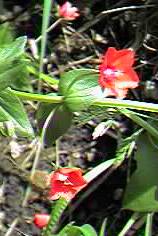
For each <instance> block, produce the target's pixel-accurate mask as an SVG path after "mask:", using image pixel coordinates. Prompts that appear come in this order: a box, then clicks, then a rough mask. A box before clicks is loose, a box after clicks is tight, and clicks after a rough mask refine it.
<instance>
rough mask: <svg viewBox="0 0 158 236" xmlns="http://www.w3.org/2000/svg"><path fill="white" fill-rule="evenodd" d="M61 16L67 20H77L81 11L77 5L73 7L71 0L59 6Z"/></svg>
mask: <svg viewBox="0 0 158 236" xmlns="http://www.w3.org/2000/svg"><path fill="white" fill-rule="evenodd" d="M58 11H59V16H61V17H63V18H65V19H66V20H75V19H76V18H77V17H79V15H80V13H79V11H78V8H77V7H72V4H71V3H70V2H68V1H67V2H65V3H64V4H63V5H62V6H59V10H58Z"/></svg>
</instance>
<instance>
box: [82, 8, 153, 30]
mask: <svg viewBox="0 0 158 236" xmlns="http://www.w3.org/2000/svg"><path fill="white" fill-rule="evenodd" d="M155 6H156V5H155V4H150V5H140V6H127V7H119V8H114V9H109V10H106V11H102V12H101V13H99V14H98V15H97V16H96V17H95V19H94V20H92V21H90V22H88V23H87V24H85V25H84V26H83V27H81V28H80V29H79V30H78V32H79V33H83V32H84V31H86V30H87V29H89V28H90V27H92V26H93V25H95V24H97V23H98V22H99V21H100V20H102V19H103V18H104V17H106V16H107V15H109V14H112V13H115V12H121V11H131V10H137V9H144V8H153V7H155Z"/></svg>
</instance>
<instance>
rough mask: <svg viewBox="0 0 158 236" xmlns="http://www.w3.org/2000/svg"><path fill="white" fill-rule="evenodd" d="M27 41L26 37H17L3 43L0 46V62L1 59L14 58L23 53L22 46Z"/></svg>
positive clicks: (23, 46)
mask: <svg viewBox="0 0 158 236" xmlns="http://www.w3.org/2000/svg"><path fill="white" fill-rule="evenodd" d="M26 42H27V37H26V36H23V37H19V38H17V39H16V40H15V41H14V42H12V43H10V44H7V45H4V46H3V47H1V48H0V63H1V61H5V60H8V59H9V60H10V59H15V58H18V57H19V56H21V55H22V54H23V53H24V48H25V45H26Z"/></svg>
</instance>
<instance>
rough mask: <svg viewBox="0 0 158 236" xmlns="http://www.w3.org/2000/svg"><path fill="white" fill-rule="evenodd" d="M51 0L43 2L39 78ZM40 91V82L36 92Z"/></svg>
mask: <svg viewBox="0 0 158 236" xmlns="http://www.w3.org/2000/svg"><path fill="white" fill-rule="evenodd" d="M51 5H52V1H51V0H44V8H43V19H42V40H41V54H40V65H39V78H40V73H42V72H43V64H44V63H43V59H44V57H45V54H46V43H47V31H46V30H47V28H48V25H49V19H50V12H51ZM41 89H42V80H39V81H38V92H41Z"/></svg>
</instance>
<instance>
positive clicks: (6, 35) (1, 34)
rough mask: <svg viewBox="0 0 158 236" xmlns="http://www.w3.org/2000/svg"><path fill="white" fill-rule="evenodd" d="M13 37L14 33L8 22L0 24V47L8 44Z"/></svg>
mask: <svg viewBox="0 0 158 236" xmlns="http://www.w3.org/2000/svg"><path fill="white" fill-rule="evenodd" d="M13 39H14V33H13V31H12V30H11V27H10V25H9V24H8V23H5V24H2V25H0V47H2V45H5V44H9V43H11V42H12V41H13Z"/></svg>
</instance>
